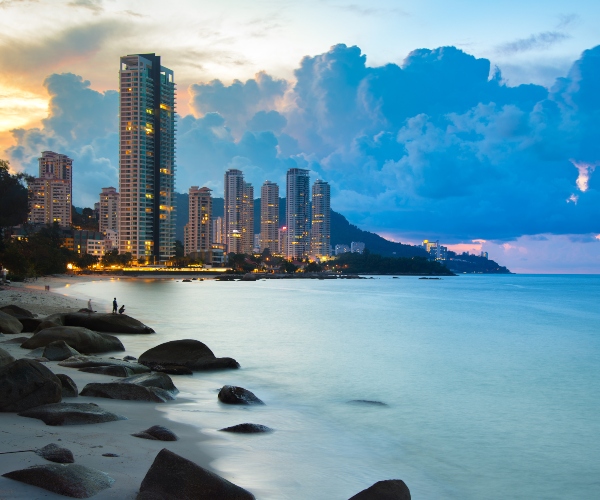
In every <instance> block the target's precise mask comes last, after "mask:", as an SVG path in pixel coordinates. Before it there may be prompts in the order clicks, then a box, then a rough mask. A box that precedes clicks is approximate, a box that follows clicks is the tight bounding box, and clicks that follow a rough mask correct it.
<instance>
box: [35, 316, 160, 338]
mask: <svg viewBox="0 0 600 500" xmlns="http://www.w3.org/2000/svg"><path fill="white" fill-rule="evenodd" d="M46 319H48V320H50V321H54V322H56V323H59V324H60V325H63V326H80V327H83V328H88V329H90V330H94V331H95V332H104V333H154V330H153V329H152V328H150V327H148V326H146V325H144V324H143V323H142V322H140V321H138V320H137V319H135V318H132V317H131V316H127V315H126V314H103V313H86V312H76V313H64V314H53V315H52V316H48V318H46Z"/></svg>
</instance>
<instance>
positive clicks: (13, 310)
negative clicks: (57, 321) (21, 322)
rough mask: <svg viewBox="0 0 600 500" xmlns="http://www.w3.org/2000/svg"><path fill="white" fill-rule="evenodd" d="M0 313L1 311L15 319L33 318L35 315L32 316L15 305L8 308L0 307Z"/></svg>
mask: <svg viewBox="0 0 600 500" xmlns="http://www.w3.org/2000/svg"><path fill="white" fill-rule="evenodd" d="M0 311H2V312H3V313H6V314H10V315H11V316H14V317H15V318H17V319H19V318H35V314H33V313H32V312H31V311H28V310H27V309H23V308H22V307H20V306H17V305H15V304H10V305H8V306H2V307H0Z"/></svg>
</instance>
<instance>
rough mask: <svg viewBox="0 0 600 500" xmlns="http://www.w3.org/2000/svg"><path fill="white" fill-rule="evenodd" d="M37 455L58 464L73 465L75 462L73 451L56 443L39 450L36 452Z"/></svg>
mask: <svg viewBox="0 0 600 500" xmlns="http://www.w3.org/2000/svg"><path fill="white" fill-rule="evenodd" d="M35 453H36V454H37V455H39V456H40V457H42V458H45V459H46V460H48V461H50V462H56V463H57V464H72V463H73V462H75V458H74V457H73V453H72V452H71V450H68V449H67V448H61V447H60V446H58V445H57V444H54V443H50V444H48V445H46V446H44V447H43V448H40V449H39V450H35Z"/></svg>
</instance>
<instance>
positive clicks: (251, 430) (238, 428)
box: [219, 424, 273, 434]
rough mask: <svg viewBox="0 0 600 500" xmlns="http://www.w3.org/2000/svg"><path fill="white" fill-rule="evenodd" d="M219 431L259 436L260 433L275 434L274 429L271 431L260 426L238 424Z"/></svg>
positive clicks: (264, 426)
mask: <svg viewBox="0 0 600 500" xmlns="http://www.w3.org/2000/svg"><path fill="white" fill-rule="evenodd" d="M219 430H220V431H223V432H236V433H238V434H257V433H259V432H273V429H271V428H270V427H267V426H266V425H260V424H238V425H233V426H231V427H225V428H224V429H219Z"/></svg>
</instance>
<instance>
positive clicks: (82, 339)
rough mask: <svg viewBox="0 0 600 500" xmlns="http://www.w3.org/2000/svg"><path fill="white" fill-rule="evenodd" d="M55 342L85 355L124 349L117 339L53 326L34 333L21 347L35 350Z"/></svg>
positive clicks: (76, 328)
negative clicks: (66, 345)
mask: <svg viewBox="0 0 600 500" xmlns="http://www.w3.org/2000/svg"><path fill="white" fill-rule="evenodd" d="M55 340H64V341H65V342H66V343H67V344H69V345H70V346H71V347H72V348H73V349H76V350H78V351H79V352H82V353H85V354H91V353H95V352H110V351H124V350H125V347H123V344H121V341H120V340H119V339H118V338H117V337H113V336H112V335H108V334H106V333H96V332H93V331H91V330H88V329H87V328H82V327H77V326H54V327H52V328H46V329H44V330H42V331H40V332H38V333H36V334H35V335H34V336H33V337H31V338H30V339H29V340H27V341H25V342H23V344H21V347H23V348H25V349H35V348H36V347H45V346H47V345H48V344H49V343H50V342H54V341H55Z"/></svg>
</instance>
